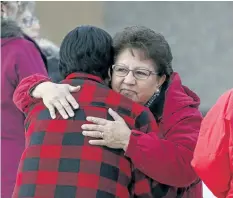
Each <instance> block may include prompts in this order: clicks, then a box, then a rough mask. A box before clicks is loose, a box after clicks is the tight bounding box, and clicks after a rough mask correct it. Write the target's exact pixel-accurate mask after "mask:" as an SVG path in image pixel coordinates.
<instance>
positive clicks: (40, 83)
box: [13, 74, 80, 119]
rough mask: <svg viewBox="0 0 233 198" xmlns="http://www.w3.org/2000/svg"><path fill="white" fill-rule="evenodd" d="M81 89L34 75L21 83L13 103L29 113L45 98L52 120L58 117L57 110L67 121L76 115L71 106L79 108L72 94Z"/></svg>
mask: <svg viewBox="0 0 233 198" xmlns="http://www.w3.org/2000/svg"><path fill="white" fill-rule="evenodd" d="M79 89H80V86H77V87H73V86H71V85H68V84H55V83H52V82H50V79H49V78H48V77H47V76H44V75H39V74H34V75H31V76H28V77H26V78H24V79H23V80H22V81H21V82H20V83H19V85H18V86H17V88H16V90H15V92H14V95H13V101H14V103H15V105H16V106H17V107H18V108H19V109H20V110H21V111H23V112H24V113H27V112H28V110H29V107H30V106H31V105H33V104H34V103H35V102H36V101H38V99H41V98H43V102H44V104H45V106H46V107H47V108H48V109H49V111H50V115H51V117H52V118H55V117H56V115H55V108H56V109H57V110H58V111H59V113H60V114H61V115H62V117H63V118H64V119H67V118H68V115H69V116H70V117H72V116H73V115H74V112H73V110H72V108H71V105H72V107H73V108H74V109H77V108H78V107H79V106H78V103H77V102H76V100H75V99H74V98H73V96H72V95H71V93H70V92H76V91H78V90H79ZM67 114H68V115H67Z"/></svg>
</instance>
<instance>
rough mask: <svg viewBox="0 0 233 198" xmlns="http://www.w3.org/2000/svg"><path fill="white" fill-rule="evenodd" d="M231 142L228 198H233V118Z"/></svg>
mask: <svg viewBox="0 0 233 198" xmlns="http://www.w3.org/2000/svg"><path fill="white" fill-rule="evenodd" d="M230 122H231V123H230V125H231V127H230V141H229V159H230V174H231V179H230V185H229V187H230V190H229V191H228V193H227V196H226V198H232V197H233V116H232V118H231V120H230Z"/></svg>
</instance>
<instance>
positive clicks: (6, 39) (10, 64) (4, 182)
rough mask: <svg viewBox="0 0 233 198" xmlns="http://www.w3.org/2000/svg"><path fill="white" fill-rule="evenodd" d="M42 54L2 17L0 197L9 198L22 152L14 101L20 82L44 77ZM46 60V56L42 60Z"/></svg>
mask: <svg viewBox="0 0 233 198" xmlns="http://www.w3.org/2000/svg"><path fill="white" fill-rule="evenodd" d="M42 57H43V55H42V54H41V52H40V50H39V48H38V47H37V46H36V44H35V43H34V42H33V41H32V40H30V38H27V37H26V36H24V35H23V33H22V32H21V30H20V29H19V28H18V27H17V25H16V24H15V23H14V21H10V20H6V19H3V18H2V20H1V111H2V112H1V113H2V118H1V121H2V124H1V189H2V190H1V197H2V198H9V197H11V194H12V192H13V188H14V185H15V179H16V172H17V168H18V163H19V160H20V157H21V154H22V152H23V149H24V146H25V141H24V118H25V117H24V114H23V113H22V112H20V111H19V110H18V109H17V107H16V106H15V105H14V103H13V93H14V90H15V88H16V87H17V85H18V84H19V83H20V81H21V80H22V79H23V78H25V77H27V76H30V75H32V74H36V73H39V74H42V75H45V76H47V71H46V69H45V63H44V61H43V58H42ZM44 60H45V59H44Z"/></svg>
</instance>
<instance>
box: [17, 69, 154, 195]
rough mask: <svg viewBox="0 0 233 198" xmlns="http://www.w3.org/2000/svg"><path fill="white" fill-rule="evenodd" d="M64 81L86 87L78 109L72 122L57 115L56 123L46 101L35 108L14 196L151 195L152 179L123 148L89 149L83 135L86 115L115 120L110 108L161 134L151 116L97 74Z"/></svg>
mask: <svg viewBox="0 0 233 198" xmlns="http://www.w3.org/2000/svg"><path fill="white" fill-rule="evenodd" d="M63 82H64V83H69V84H72V85H82V88H81V90H80V91H79V92H77V93H74V94H73V95H74V97H75V98H76V100H77V101H79V105H80V109H78V110H75V116H74V117H73V118H69V119H67V120H64V119H63V118H62V117H61V116H60V115H58V114H57V118H56V119H55V120H52V119H51V118H50V114H49V111H48V110H47V109H46V107H45V106H44V105H43V104H42V102H40V103H39V104H36V105H35V106H33V107H32V108H31V110H30V111H29V114H28V115H27V118H26V121H25V128H26V135H25V136H26V149H25V151H24V153H23V155H22V157H21V161H20V164H19V170H18V175H17V182H16V186H15V189H14V193H13V198H32V197H33V198H53V197H55V198H76V197H77V198H84V197H87V198H94V197H95V198H114V197H119V198H127V197H130V196H131V197H136V195H135V196H134V195H130V192H131V193H135V192H136V193H137V194H138V195H139V196H140V197H144V198H147V197H148V198H149V197H153V196H152V194H151V184H150V182H151V181H150V180H149V179H148V178H147V177H146V176H145V175H144V174H142V173H141V172H140V171H138V170H133V167H132V164H131V162H130V160H129V159H127V158H126V157H125V156H124V152H123V150H121V149H110V148H107V147H99V146H91V145H90V144H89V143H88V141H89V140H90V139H91V138H88V137H85V136H83V135H82V129H81V125H82V124H84V123H87V121H86V116H98V117H102V118H105V119H108V120H113V119H112V117H111V116H110V115H109V114H108V112H107V110H108V108H112V109H113V110H115V111H117V112H118V113H119V114H120V115H121V116H122V117H123V118H124V120H125V121H126V123H127V124H128V126H129V127H130V128H131V129H138V130H141V131H143V132H145V133H147V132H149V131H157V130H158V128H157V124H156V122H155V121H154V118H153V115H152V114H151V113H150V112H149V110H148V109H146V108H145V107H143V106H141V105H139V104H137V103H134V102H132V101H130V100H129V99H127V98H125V97H123V96H121V95H120V94H118V93H115V92H114V91H112V90H111V89H109V88H108V87H107V86H105V85H104V83H103V82H102V81H101V80H100V79H99V78H98V77H96V76H92V75H87V74H80V73H75V74H71V75H70V76H69V77H68V79H66V80H65V81H63ZM92 139H93V138H92ZM133 178H134V179H133ZM132 182H133V183H132Z"/></svg>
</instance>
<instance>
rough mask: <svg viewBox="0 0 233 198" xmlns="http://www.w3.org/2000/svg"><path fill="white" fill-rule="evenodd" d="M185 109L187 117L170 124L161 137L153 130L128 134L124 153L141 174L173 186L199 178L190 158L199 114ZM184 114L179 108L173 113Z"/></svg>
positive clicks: (189, 182)
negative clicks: (172, 124)
mask: <svg viewBox="0 0 233 198" xmlns="http://www.w3.org/2000/svg"><path fill="white" fill-rule="evenodd" d="M185 111H186V115H187V111H190V112H189V113H190V116H189V117H183V118H182V119H181V120H180V122H178V123H177V124H176V125H174V126H172V128H171V129H170V130H169V131H168V132H167V134H166V135H165V137H164V138H162V139H161V137H158V135H157V134H156V133H153V132H151V133H149V134H144V133H142V132H140V131H133V132H134V134H135V133H137V134H138V135H131V136H130V141H129V144H128V147H127V150H126V153H125V154H126V156H128V157H130V158H131V160H132V162H133V163H134V165H135V167H136V168H138V169H139V170H141V171H142V172H143V173H144V174H146V175H147V176H149V177H150V178H152V179H154V180H156V181H158V182H160V183H163V184H167V185H170V186H176V187H187V186H189V185H190V184H192V183H193V182H194V181H196V180H197V179H198V178H197V175H196V173H195V172H194V170H193V168H192V167H191V160H192V158H193V151H194V148H195V145H196V142H197V138H198V134H199V129H200V125H201V121H202V116H201V115H200V112H199V111H198V110H194V109H193V108H190V109H189V110H187V108H186V109H185ZM183 113H184V112H182V111H180V112H177V113H176V114H173V116H175V117H178V116H181V115H182V114H183ZM178 114H179V115H178ZM173 116H172V117H173ZM170 119H172V118H170ZM173 119H174V118H173Z"/></svg>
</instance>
